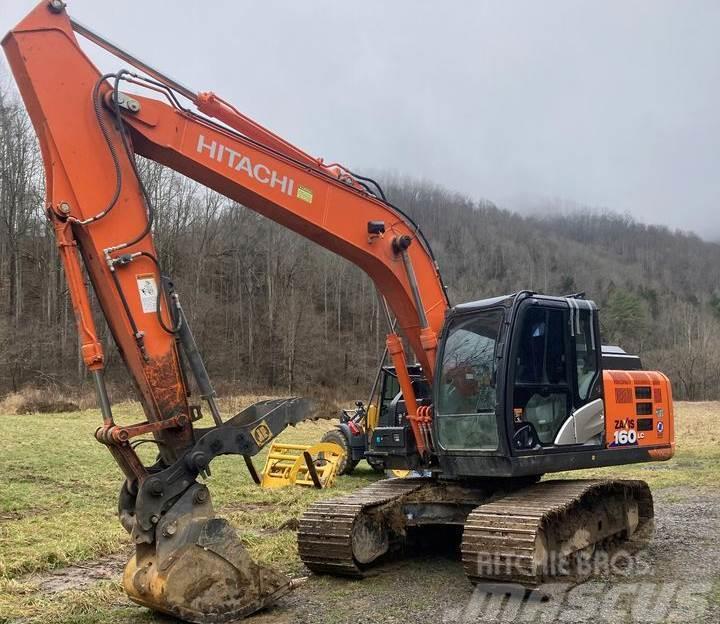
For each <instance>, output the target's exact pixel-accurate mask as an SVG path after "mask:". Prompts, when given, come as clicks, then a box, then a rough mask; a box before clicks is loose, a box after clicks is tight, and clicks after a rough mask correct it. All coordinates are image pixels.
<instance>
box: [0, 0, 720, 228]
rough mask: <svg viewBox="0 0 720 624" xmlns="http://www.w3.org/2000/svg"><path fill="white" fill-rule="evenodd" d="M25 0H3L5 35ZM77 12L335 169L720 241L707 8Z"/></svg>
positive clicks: (398, 5) (156, 6)
mask: <svg viewBox="0 0 720 624" xmlns="http://www.w3.org/2000/svg"><path fill="white" fill-rule="evenodd" d="M34 4H35V3H34V2H32V1H27V0H0V6H1V7H2V11H1V12H0V30H2V31H3V32H4V31H6V30H8V29H9V28H10V27H11V26H12V25H13V24H15V23H16V22H17V21H18V20H19V19H20V18H21V17H22V16H23V15H24V14H25V13H26V12H27V11H28V10H29V9H30V8H31V7H32V6H33V5H34ZM69 10H70V12H71V14H72V15H73V16H74V17H75V18H76V19H77V20H79V21H81V22H83V23H85V24H87V25H88V26H91V27H92V28H93V29H94V30H96V31H98V32H100V33H101V34H103V35H105V36H106V37H107V38H109V39H111V40H112V41H114V42H116V43H118V44H119V45H121V47H124V48H126V49H128V50H130V51H132V52H134V53H135V54H136V55H137V56H139V57H140V58H142V59H143V60H145V61H146V62H148V63H149V64H150V65H154V66H155V67H157V68H158V69H160V70H162V71H164V72H165V73H167V74H169V75H170V76H172V77H173V78H176V79H178V80H179V81H180V82H183V83H185V84H187V85H189V86H191V87H193V88H194V89H196V90H198V91H203V90H213V91H215V92H217V93H218V94H220V95H221V96H222V97H224V98H225V99H228V100H230V101H231V102H233V103H234V104H235V105H236V106H237V107H238V108H240V109H241V110H243V111H244V112H245V113H247V114H249V115H251V116H253V117H254V118H255V119H257V120H258V121H260V122H261V123H263V124H264V125H266V126H268V127H269V128H271V129H272V130H274V131H275V132H277V133H279V134H281V135H282V136H283V137H285V138H287V139H289V140H291V141H292V142H294V143H296V144H298V145H299V146H300V147H302V148H304V149H305V150H306V151H309V152H310V153H312V154H313V155H316V156H323V157H325V158H326V159H327V160H330V161H335V160H337V161H340V162H344V163H346V164H348V165H350V166H353V167H355V168H359V169H363V170H365V171H367V170H373V171H386V170H390V171H392V172H395V173H398V174H409V175H412V176H415V177H419V178H426V179H428V180H432V181H434V182H437V183H440V184H442V185H444V186H447V187H449V188H451V189H456V190H458V191H462V192H464V193H467V194H469V195H471V196H473V197H476V198H488V199H490V200H492V201H494V202H496V203H497V204H499V205H501V206H505V207H515V208H527V207H534V206H537V205H540V204H543V203H545V202H554V203H557V202H561V203H566V204H568V203H569V204H572V203H578V204H584V205H590V206H594V207H604V208H609V209H611V210H615V211H618V212H628V213H630V214H632V215H633V216H635V217H636V218H637V219H639V220H642V221H646V222H651V223H663V224H667V225H669V226H671V227H679V228H682V229H690V230H694V231H696V232H698V233H699V234H701V235H703V236H705V237H710V238H720V214H719V212H720V211H719V209H720V173H719V172H718V164H719V163H720V2H719V1H718V0H707V1H705V0H675V1H672V2H670V1H665V0H645V1H628V0H615V1H607V0H603V1H601V2H598V1H594V2H589V1H585V2H583V1H578V0H563V1H560V0H554V1H550V0H547V1H543V2H540V1H537V0H527V1H505V0H493V1H474V2H471V1H469V0H467V1H465V2H460V1H457V2H450V1H444V2H441V1H439V0H434V1H419V0H403V1H398V0H394V1H392V2H390V1H387V0H385V1H380V0H363V1H362V2H344V1H342V0H332V1H327V2H326V1H320V0H318V1H315V0H304V1H302V2H299V1H297V0H284V1H268V0H263V1H262V2H261V1H253V2H251V1H249V0H243V1H239V0H234V1H230V0H226V1H216V0H213V1H210V0H204V1H197V0H194V1H191V0H173V1H167V2H164V1H158V2H151V1H149V0H123V2H110V1H98V0H72V1H71V2H69ZM99 58H100V57H98V59H99ZM102 68H103V69H116V68H117V66H115V65H104V66H103V67H102Z"/></svg>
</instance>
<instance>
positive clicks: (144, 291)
mask: <svg viewBox="0 0 720 624" xmlns="http://www.w3.org/2000/svg"><path fill="white" fill-rule="evenodd" d="M136 279H137V285H138V292H139V293H140V303H141V305H142V311H143V312H145V313H146V314H148V313H150V312H157V298H158V287H157V282H156V281H155V276H154V275H138V276H137V277H136Z"/></svg>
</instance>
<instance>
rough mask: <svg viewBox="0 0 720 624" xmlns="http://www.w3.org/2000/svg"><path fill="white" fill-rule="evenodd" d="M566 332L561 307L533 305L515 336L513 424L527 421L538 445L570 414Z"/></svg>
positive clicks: (552, 437) (548, 439)
mask: <svg viewBox="0 0 720 624" xmlns="http://www.w3.org/2000/svg"><path fill="white" fill-rule="evenodd" d="M567 333H568V332H567V326H566V315H565V313H564V311H563V310H560V309H554V308H543V307H540V306H536V307H530V308H528V309H527V310H526V312H525V314H524V315H523V316H522V321H521V325H520V328H519V331H518V333H517V335H516V339H515V340H516V341H517V342H516V345H517V346H516V348H515V389H514V396H513V415H514V422H515V428H516V430H518V429H520V428H521V427H523V426H524V425H526V424H527V423H529V424H530V425H532V428H533V430H534V432H535V433H536V435H537V441H538V442H539V443H540V444H542V445H547V444H552V443H553V442H554V440H555V437H556V435H557V432H558V431H559V429H560V427H561V426H562V424H563V423H564V422H565V420H566V419H567V417H568V415H569V414H570V408H571V404H572V401H571V396H570V386H569V375H568V363H567V356H566V345H567V342H566V335H567ZM533 439H535V438H534V436H533V437H532V438H529V440H530V442H532V440H533ZM529 446H532V443H531V444H529Z"/></svg>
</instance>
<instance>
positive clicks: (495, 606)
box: [0, 488, 720, 624]
mask: <svg viewBox="0 0 720 624" xmlns="http://www.w3.org/2000/svg"><path fill="white" fill-rule="evenodd" d="M655 513H656V517H655V528H654V531H652V532H647V534H646V535H644V536H640V537H638V538H635V539H633V540H632V542H631V543H630V544H629V545H624V546H622V547H618V548H617V549H616V550H615V551H613V553H612V554H611V556H610V557H609V561H608V560H605V561H603V560H601V565H600V569H599V570H598V571H597V573H596V574H594V575H593V576H591V577H590V578H589V579H588V580H586V581H585V582H584V583H577V582H576V583H557V584H554V585H548V586H544V587H542V588H540V589H539V590H538V591H536V592H533V593H531V594H528V593H526V592H525V591H524V590H523V589H522V588H520V587H518V586H502V587H497V586H487V587H478V588H475V589H473V588H472V587H471V586H470V584H469V583H468V581H467V580H466V578H465V575H464V574H463V571H462V566H461V564H460V562H459V560H458V556H459V555H458V554H457V553H455V554H448V553H447V550H445V551H443V552H441V553H438V554H428V553H425V554H422V555H419V556H416V557H413V558H410V559H404V560H400V561H395V562H393V563H389V564H386V565H385V566H383V567H382V568H381V569H380V570H379V571H378V572H377V573H376V574H375V575H374V576H372V577H369V578H366V579H363V580H359V581H358V580H348V579H337V578H332V577H323V576H313V575H310V576H309V577H308V578H307V580H306V581H305V582H304V583H302V584H301V585H300V586H299V587H298V588H297V589H296V590H295V591H294V592H292V593H291V594H290V595H288V596H286V597H284V598H283V599H281V600H280V602H279V603H278V604H277V605H276V606H275V607H274V608H272V609H270V610H268V611H267V612H264V613H259V614H257V615H255V616H253V617H251V618H249V619H248V620H246V622H247V623H248V624H346V623H347V624H350V623H352V624H359V623H363V624H364V623H374V622H378V623H379V622H383V623H398V624H400V623H402V624H407V622H408V621H412V622H413V624H425V623H427V624H436V623H444V624H471V623H476V622H477V623H486V622H488V623H496V624H501V623H511V622H512V623H515V622H523V623H533V624H535V623H542V624H553V623H563V624H567V623H576V622H577V623H579V622H593V624H615V623H621V624H666V623H667V624H669V623H670V622H683V623H691V624H696V623H697V624H717V623H718V622H720V491H718V490H703V491H698V490H695V491H693V492H691V493H688V492H685V491H683V490H681V489H678V488H666V489H663V490H661V491H660V492H659V493H656V494H655ZM126 558H127V556H126V554H123V555H112V556H110V557H106V558H104V559H102V560H98V561H96V562H89V563H86V564H84V565H79V566H71V567H68V568H61V569H59V570H56V571H54V572H52V573H48V574H45V575H41V576H39V577H38V576H35V577H33V578H34V579H35V581H36V582H37V583H38V587H39V589H40V591H41V592H43V593H48V594H53V593H56V592H62V591H65V590H68V589H76V590H77V589H81V590H82V589H85V588H88V587H90V586H91V585H93V584H94V583H97V582H98V581H100V580H104V579H118V580H119V575H120V572H121V570H122V564H123V562H124V561H125V559H126ZM154 619H155V621H157V622H163V623H168V622H172V621H173V620H172V619H170V618H164V617H157V618H154ZM1 620H2V618H0V621H1Z"/></svg>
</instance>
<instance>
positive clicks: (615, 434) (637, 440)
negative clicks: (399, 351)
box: [603, 370, 675, 459]
mask: <svg viewBox="0 0 720 624" xmlns="http://www.w3.org/2000/svg"><path fill="white" fill-rule="evenodd" d="M603 391H604V394H605V443H606V446H607V448H609V449H621V448H627V447H633V446H634V447H644V448H647V449H648V450H651V451H653V452H652V453H651V455H652V456H653V458H654V459H670V458H671V457H672V456H673V453H674V451H675V426H674V416H675V414H674V412H673V402H672V389H671V385H670V380H669V379H668V378H667V377H666V376H665V375H664V374H663V373H660V372H657V371H624V370H606V371H604V372H603Z"/></svg>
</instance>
